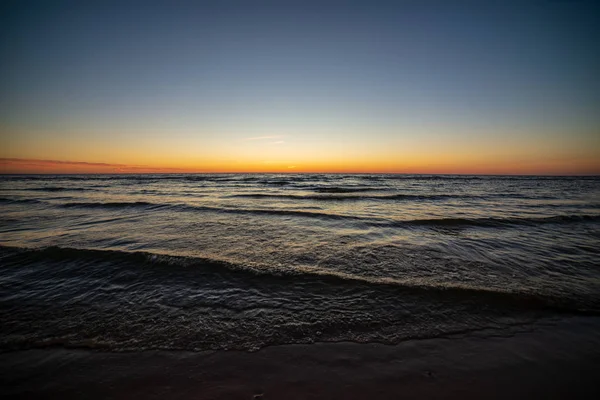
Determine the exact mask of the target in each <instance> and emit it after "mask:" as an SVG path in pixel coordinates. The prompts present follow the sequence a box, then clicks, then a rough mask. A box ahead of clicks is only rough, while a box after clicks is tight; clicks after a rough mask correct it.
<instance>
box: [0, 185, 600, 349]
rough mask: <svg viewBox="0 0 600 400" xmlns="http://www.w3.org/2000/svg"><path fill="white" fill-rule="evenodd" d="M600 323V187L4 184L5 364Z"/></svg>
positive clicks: (0, 280) (1, 298) (1, 299)
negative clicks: (51, 353) (9, 355)
mask: <svg viewBox="0 0 600 400" xmlns="http://www.w3.org/2000/svg"><path fill="white" fill-rule="evenodd" d="M599 314H600V177H541V176H465V175H379V174H157V175H152V174H144V175H3V176H0V321H1V325H0V349H1V350H2V351H14V350H27V349H39V348H48V347H59V348H81V349H94V350H98V351H108V352H131V351H133V352H136V351H144V350H187V351H204V350H224V349H229V350H246V351H256V350H259V349H261V348H264V347H266V346H273V345H281V344H307V343H314V342H355V343H383V344H398V343H400V342H403V341H407V340H418V339H426V338H440V337H442V338H444V337H453V336H455V335H480V336H486V335H490V336H498V335H500V336H502V335H512V334H514V333H515V332H518V331H520V330H526V329H529V327H530V326H532V324H536V323H540V321H541V322H547V323H552V321H557V320H564V319H565V318H570V317H578V318H581V317H586V316H598V315H599Z"/></svg>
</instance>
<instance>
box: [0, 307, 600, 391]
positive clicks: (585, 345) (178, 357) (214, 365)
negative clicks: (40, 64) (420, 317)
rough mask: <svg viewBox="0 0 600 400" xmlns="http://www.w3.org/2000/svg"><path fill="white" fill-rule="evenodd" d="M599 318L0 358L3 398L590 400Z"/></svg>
mask: <svg viewBox="0 0 600 400" xmlns="http://www.w3.org/2000/svg"><path fill="white" fill-rule="evenodd" d="M599 327H600V319H599V318H596V317H594V318H592V317H578V318H570V319H566V320H561V321H554V322H552V323H548V322H545V323H543V324H538V325H536V326H533V327H524V328H523V330H522V331H521V332H519V333H515V334H513V335H511V336H489V335H488V336H486V335H485V334H484V333H478V334H470V335H457V336H454V337H451V338H443V339H442V338H438V339H427V340H412V341H407V342H404V343H401V344H399V345H395V346H388V345H382V344H354V343H316V344H308V345H285V346H274V347H268V348H264V349H262V350H260V351H258V352H254V353H249V352H242V351H216V352H200V353H192V352H161V351H147V352H137V353H106V352H99V351H92V350H75V349H62V348H61V349H56V348H48V349H38V350H27V351H15V352H7V353H3V354H0V362H1V364H0V365H1V367H0V372H1V374H2V378H1V379H2V389H1V393H2V397H3V398H30V399H50V398H52V399H64V398H66V399H69V398H82V399H106V398H111V399H133V398H140V399H253V398H260V399H480V398H486V399H505V398H511V399H515V398H537V399H549V398H552V399H579V398H582V399H583V398H590V399H597V398H600V329H599Z"/></svg>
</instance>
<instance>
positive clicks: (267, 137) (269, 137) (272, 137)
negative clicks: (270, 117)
mask: <svg viewBox="0 0 600 400" xmlns="http://www.w3.org/2000/svg"><path fill="white" fill-rule="evenodd" d="M282 137H283V135H272V136H255V137H249V138H244V139H242V140H267V139H279V138H282Z"/></svg>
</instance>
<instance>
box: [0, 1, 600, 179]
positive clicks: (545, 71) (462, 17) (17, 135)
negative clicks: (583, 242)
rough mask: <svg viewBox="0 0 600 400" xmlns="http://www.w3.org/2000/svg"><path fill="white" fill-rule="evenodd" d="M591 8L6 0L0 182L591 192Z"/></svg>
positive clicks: (594, 19) (598, 56)
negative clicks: (298, 183) (480, 186)
mask: <svg viewBox="0 0 600 400" xmlns="http://www.w3.org/2000/svg"><path fill="white" fill-rule="evenodd" d="M598 71H600V6H599V5H597V4H596V2H594V1H576V0H572V1H568V0H544V1H527V0H520V1H514V2H513V1H509V0H505V1H493V0H487V1H428V0H421V1H402V0H397V1H389V2H384V1H376V0H371V1H361V2H359V1H327V0H321V1H318V2H312V1H310V0H305V1H285V0H280V1H261V0H255V1H227V0H223V1H211V2H209V1H205V2H203V1H195V2H191V1H189V2H187V1H177V0H172V1H165V2H155V1H139V2H131V1H130V2H127V1H118V2H117V1H112V0H106V1H95V0H88V1H27V0H21V1H12V0H7V1H3V2H2V3H1V5H0V173H80V172H81V173H97V172H109V173H112V172H136V173H139V172H344V173H346V172H368V173H373V172H381V173H426V174H429V173H451V174H454V173H461V174H561V175H562V174H567V175H570V174H600V79H599V75H598Z"/></svg>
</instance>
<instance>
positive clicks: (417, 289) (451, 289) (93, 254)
mask: <svg viewBox="0 0 600 400" xmlns="http://www.w3.org/2000/svg"><path fill="white" fill-rule="evenodd" d="M0 259H2V260H3V263H4V264H6V265H10V264H12V265H15V264H17V265H20V266H22V265H25V264H27V263H32V262H42V263H43V262H47V261H60V262H69V261H86V265H89V264H88V262H98V263H102V265H105V264H106V263H109V264H111V265H112V266H113V267H117V268H134V269H135V268H140V271H141V270H142V268H143V270H147V268H148V267H153V268H155V270H154V272H156V273H158V274H159V275H160V276H162V278H161V277H159V278H157V279H160V280H163V279H165V278H166V276H169V277H171V278H173V279H182V280H189V279H191V277H193V276H196V275H197V274H198V273H209V274H211V273H212V274H216V278H217V279H219V280H222V279H227V278H228V276H227V274H233V275H234V276H232V277H231V278H233V279H234V280H235V281H238V279H239V278H244V277H245V278H244V279H243V280H242V281H240V282H249V281H248V280H251V281H252V282H254V281H255V280H256V279H258V282H264V283H265V284H266V283H267V281H266V280H268V281H269V282H272V281H277V282H283V284H284V285H285V282H289V281H290V280H293V281H294V282H297V281H298V280H302V281H303V282H305V283H310V282H312V283H315V284H318V285H319V286H321V285H323V284H326V285H335V286H339V285H351V286H353V287H354V288H355V289H361V288H363V289H368V290H376V291H377V290H393V291H399V292H403V293H406V294H408V293H410V294H414V295H418V296H425V297H427V298H429V299H431V297H433V298H438V297H440V298H441V299H445V300H447V301H452V300H456V301H465V300H470V301H476V302H486V303H489V304H496V305H504V306H510V307H513V306H518V307H519V308H526V309H548V310H552V311H555V312H570V313H591V314H597V313H600V303H599V302H598V301H597V300H596V299H588V298H582V297H577V298H576V297H573V298H570V297H557V296H556V295H553V294H550V293H549V294H543V293H539V292H533V291H526V290H525V289H524V290H523V291H520V292H516V291H500V290H495V289H490V288H486V287H478V286H467V285H466V284H460V283H457V284H448V283H445V284H438V283H433V282H427V281H424V280H411V279H406V280H400V279H395V278H387V277H373V276H361V275H357V274H352V273H345V272H341V271H336V270H331V269H321V268H318V267H300V266H293V267H287V268H284V267H273V268H265V267H256V266H252V265H242V264H237V263H233V262H229V261H225V260H217V259H211V258H202V257H186V256H176V255H169V254H157V253H148V252H139V251H136V252H127V251H121V250H101V249H78V248H65V247H46V248H21V247H9V246H2V245H0ZM86 268H88V267H86ZM103 271H105V272H106V274H108V275H110V274H112V273H113V272H111V271H110V268H108V269H105V267H103ZM128 272H131V273H135V271H128ZM95 273H97V272H95ZM164 274H166V276H165V275H164ZM224 274H225V275H224ZM120 276H122V274H120ZM132 279H137V278H135V275H133V276H132ZM203 279H204V278H203ZM277 282H276V283H277Z"/></svg>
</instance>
